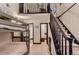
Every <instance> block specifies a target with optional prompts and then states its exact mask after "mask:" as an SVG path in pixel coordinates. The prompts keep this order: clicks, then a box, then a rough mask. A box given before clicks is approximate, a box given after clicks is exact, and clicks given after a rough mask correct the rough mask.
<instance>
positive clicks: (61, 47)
mask: <svg viewBox="0 0 79 59" xmlns="http://www.w3.org/2000/svg"><path fill="white" fill-rule="evenodd" d="M50 28H51V33H52V37H53V41H54V46H55V50H56V54H57V55H72V54H73V50H72V43H73V38H72V37H71V35H70V34H69V33H67V32H66V30H64V27H62V25H61V24H60V23H59V22H58V20H57V19H56V18H55V17H54V16H53V14H50Z"/></svg>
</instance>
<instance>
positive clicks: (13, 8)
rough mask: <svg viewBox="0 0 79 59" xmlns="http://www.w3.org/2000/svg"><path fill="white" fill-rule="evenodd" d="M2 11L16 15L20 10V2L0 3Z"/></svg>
mask: <svg viewBox="0 0 79 59" xmlns="http://www.w3.org/2000/svg"><path fill="white" fill-rule="evenodd" d="M6 4H8V5H9V6H7V5H6ZM1 11H2V12H4V13H6V14H8V15H12V16H15V15H16V14H18V12H19V4H18V3H0V12H1ZM0 14H1V13H0Z"/></svg>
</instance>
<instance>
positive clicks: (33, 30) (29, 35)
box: [29, 23, 34, 43]
mask: <svg viewBox="0 0 79 59" xmlns="http://www.w3.org/2000/svg"><path fill="white" fill-rule="evenodd" d="M29 24H32V26H33V43H34V23H29ZM29 36H30V35H29Z"/></svg>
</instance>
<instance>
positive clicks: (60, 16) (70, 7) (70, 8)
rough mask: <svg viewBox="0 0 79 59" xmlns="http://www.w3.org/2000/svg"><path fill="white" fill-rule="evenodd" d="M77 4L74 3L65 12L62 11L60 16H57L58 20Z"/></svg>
mask: <svg viewBox="0 0 79 59" xmlns="http://www.w3.org/2000/svg"><path fill="white" fill-rule="evenodd" d="M76 4H77V3H74V4H73V5H72V6H70V7H69V8H68V9H67V10H66V11H64V12H63V13H62V14H61V15H59V16H58V18H60V17H61V16H62V15H64V14H65V13H66V12H67V11H69V10H70V9H71V8H72V7H73V6H75V5H76Z"/></svg>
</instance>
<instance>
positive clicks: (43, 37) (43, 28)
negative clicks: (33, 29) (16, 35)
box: [40, 23, 48, 44]
mask: <svg viewBox="0 0 79 59" xmlns="http://www.w3.org/2000/svg"><path fill="white" fill-rule="evenodd" d="M40 41H41V42H46V43H47V44H48V23H40Z"/></svg>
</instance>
